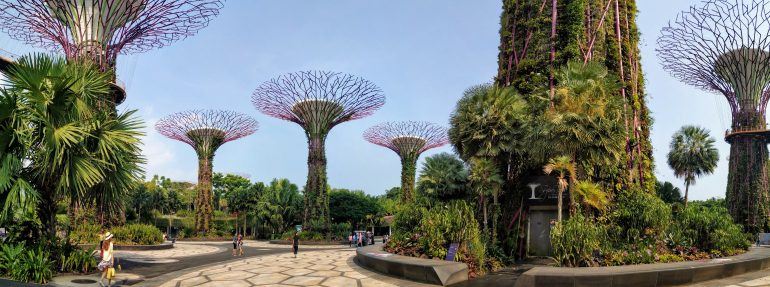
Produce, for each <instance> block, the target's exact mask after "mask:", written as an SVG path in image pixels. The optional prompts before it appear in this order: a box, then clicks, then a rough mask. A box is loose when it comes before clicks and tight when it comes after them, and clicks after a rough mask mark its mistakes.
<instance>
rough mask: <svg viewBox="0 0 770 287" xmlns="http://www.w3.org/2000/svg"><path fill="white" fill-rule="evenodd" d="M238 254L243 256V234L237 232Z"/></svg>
mask: <svg viewBox="0 0 770 287" xmlns="http://www.w3.org/2000/svg"><path fill="white" fill-rule="evenodd" d="M238 256H243V234H238Z"/></svg>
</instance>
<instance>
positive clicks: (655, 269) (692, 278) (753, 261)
mask: <svg viewBox="0 0 770 287" xmlns="http://www.w3.org/2000/svg"><path fill="white" fill-rule="evenodd" d="M768 268H770V248H752V249H751V250H749V251H748V252H746V253H744V254H741V255H737V256H731V257H726V258H719V259H709V260H699V261H688V262H676V263H661V264H641V265H628V266H612V267H579V268H568V267H535V268H532V269H530V270H529V271H527V272H524V273H523V274H522V275H521V276H520V277H519V279H518V280H517V281H516V285H515V286H516V287H531V286H555V287H559V286H569V287H576V286H602V287H612V286H650V287H655V286H677V285H684V284H692V283H697V282H703V281H708V280H714V279H720V278H726V277H730V276H735V275H739V274H743V273H748V272H754V271H758V270H763V269H768Z"/></svg>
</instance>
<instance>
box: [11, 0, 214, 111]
mask: <svg viewBox="0 0 770 287" xmlns="http://www.w3.org/2000/svg"><path fill="white" fill-rule="evenodd" d="M222 6H223V5H222V1H221V0H0V30H3V31H5V32H6V33H8V35H9V36H11V38H14V39H17V40H20V41H22V42H25V43H27V44H31V45H33V46H37V47H42V48H45V49H49V50H52V51H61V52H63V53H64V54H65V55H66V57H67V58H68V59H79V58H85V59H88V60H91V61H93V62H95V63H97V64H98V65H99V67H100V68H101V69H103V70H105V71H106V70H114V68H115V62H116V58H117V55H118V54H120V53H124V54H129V53H139V52H145V51H148V50H150V49H154V48H160V47H163V46H166V45H169V44H171V43H172V42H174V41H177V40H180V39H184V38H186V37H187V36H191V35H193V34H195V33H196V32H197V31H198V30H200V29H201V28H203V27H206V25H208V23H209V21H211V19H213V18H214V17H215V16H216V15H218V14H219V9H221V8H222ZM113 89H114V91H113V95H112V97H113V98H112V99H111V101H114V103H116V104H120V103H121V102H122V101H123V100H124V99H125V91H124V90H123V89H122V88H121V87H120V85H117V84H116V85H115V86H113Z"/></svg>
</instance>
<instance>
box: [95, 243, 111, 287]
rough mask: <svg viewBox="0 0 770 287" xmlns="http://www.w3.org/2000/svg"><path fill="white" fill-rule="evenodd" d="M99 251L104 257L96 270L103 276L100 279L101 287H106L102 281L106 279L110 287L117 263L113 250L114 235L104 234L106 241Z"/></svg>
mask: <svg viewBox="0 0 770 287" xmlns="http://www.w3.org/2000/svg"><path fill="white" fill-rule="evenodd" d="M99 249H100V250H101V255H102V261H100V262H99V264H98V265H97V266H96V268H98V269H99V271H101V272H102V276H101V277H100V278H99V286H105V285H104V283H103V282H102V280H104V278H105V277H106V278H107V286H108V287H109V286H110V285H111V284H112V276H114V274H115V269H112V268H113V266H114V263H115V256H114V254H113V249H112V233H110V232H106V233H104V240H103V241H102V245H101V246H100V247H99ZM110 269H112V270H110ZM110 272H112V274H109V273H110Z"/></svg>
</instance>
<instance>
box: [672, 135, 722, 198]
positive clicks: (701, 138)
mask: <svg viewBox="0 0 770 287" xmlns="http://www.w3.org/2000/svg"><path fill="white" fill-rule="evenodd" d="M714 142H716V141H715V140H714V138H713V137H711V136H710V135H709V131H708V130H706V129H704V128H701V127H696V126H684V127H682V128H681V129H680V130H679V131H677V132H676V133H674V135H673V136H672V137H671V145H670V148H671V150H670V151H669V152H668V165H669V166H670V167H671V169H673V170H674V175H676V176H677V177H680V178H684V206H687V197H688V193H689V191H690V185H693V184H695V179H696V178H698V177H701V176H703V175H707V174H711V173H713V172H714V169H716V167H717V162H718V161H719V151H718V150H717V149H716V147H714Z"/></svg>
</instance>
